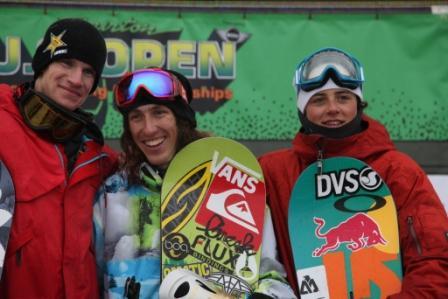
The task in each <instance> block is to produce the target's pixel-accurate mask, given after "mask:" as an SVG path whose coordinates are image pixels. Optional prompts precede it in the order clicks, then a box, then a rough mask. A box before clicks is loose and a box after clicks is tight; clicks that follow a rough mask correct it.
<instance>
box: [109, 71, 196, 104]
mask: <svg viewBox="0 0 448 299" xmlns="http://www.w3.org/2000/svg"><path fill="white" fill-rule="evenodd" d="M142 88H143V89H145V90H146V91H147V92H148V93H150V94H151V95H152V96H154V97H156V98H158V99H172V98H173V97H175V96H178V95H180V96H181V97H182V98H183V99H184V101H185V102H187V103H188V100H187V98H186V93H185V91H184V90H183V87H182V85H181V83H180V82H179V80H178V79H177V78H175V77H174V76H172V75H171V74H169V73H167V72H164V71H162V70H142V71H137V72H134V73H133V74H130V75H129V76H128V77H125V78H123V79H122V80H121V81H120V82H119V83H118V85H117V88H116V94H115V100H116V102H117V105H118V106H119V107H123V106H127V105H130V104H132V103H133V102H134V101H135V99H136V97H137V94H138V92H139V91H140V89H142Z"/></svg>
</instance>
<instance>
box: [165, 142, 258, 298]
mask: <svg viewBox="0 0 448 299" xmlns="http://www.w3.org/2000/svg"><path fill="white" fill-rule="evenodd" d="M161 209H162V211H161V219H162V220H161V221H162V223H161V229H162V232H161V235H162V236H161V238H162V279H163V278H164V277H166V276H167V275H168V274H169V273H170V272H171V271H173V270H176V269H187V270H190V271H192V272H194V273H196V274H198V275H200V276H201V277H204V278H206V279H207V280H209V281H212V282H214V283H215V284H216V285H218V286H219V287H220V289H221V291H223V292H225V293H227V294H230V295H232V296H234V297H236V298H244V296H245V295H246V294H247V293H250V292H251V290H252V289H253V288H254V287H256V285H257V282H258V275H259V264H260V255H261V242H262V233H263V222H264V212H265V187H264V180H263V176H262V170H261V168H260V166H259V164H258V161H257V159H256V157H255V156H254V155H253V154H252V153H251V152H250V151H249V150H248V149H247V148H246V147H244V146H243V145H242V144H240V143H238V142H235V141H232V140H230V139H226V138H220V137H208V138H204V139H200V140H198V141H195V142H193V143H191V144H189V145H188V146H186V147H185V148H184V149H182V150H181V151H180V152H179V153H178V154H177V155H176V156H175V158H174V159H173V161H172V162H171V163H170V165H169V167H168V170H167V173H166V175H165V178H164V182H163V185H162V208H161Z"/></svg>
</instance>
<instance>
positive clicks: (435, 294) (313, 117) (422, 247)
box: [260, 48, 448, 299]
mask: <svg viewBox="0 0 448 299" xmlns="http://www.w3.org/2000/svg"><path fill="white" fill-rule="evenodd" d="M363 81H364V77H363V72H362V67H361V65H360V64H359V62H358V61H357V60H356V59H355V58H353V57H351V56H350V55H349V54H347V53H345V52H343V51H341V50H338V49H334V48H326V49H322V50H320V51H317V52H315V53H313V54H312V55H311V56H309V57H307V58H306V59H305V60H303V61H302V63H301V64H300V65H299V67H298V69H297V71H296V76H295V85H296V91H297V107H298V114H299V118H300V121H301V123H302V128H301V129H300V131H299V132H298V133H297V135H296V137H295V138H294V140H293V143H292V147H291V148H289V149H283V150H279V151H275V152H272V153H268V154H266V155H264V156H262V157H261V158H260V163H261V165H262V168H263V171H264V175H265V180H266V188H267V192H268V202H269V205H270V207H271V211H272V217H273V221H274V228H275V231H276V233H277V236H278V237H277V239H278V241H279V251H280V257H281V259H282V261H283V263H284V264H285V267H286V268H287V272H288V279H289V282H290V284H291V285H292V286H295V289H296V291H297V289H298V288H297V280H296V273H295V270H294V262H293V258H292V253H291V248H290V242H289V232H288V205H289V198H290V196H291V191H292V189H293V187H294V184H295V182H296V180H297V178H298V177H299V175H300V174H301V173H302V171H303V170H304V169H305V168H306V167H307V166H309V165H310V164H311V163H314V162H316V161H317V160H318V159H324V158H330V157H335V156H347V157H352V158H356V159H359V160H361V161H364V162H365V163H367V164H368V165H370V166H371V167H372V168H373V169H374V170H375V171H376V172H377V173H378V174H379V175H380V176H381V177H382V178H383V180H384V181H385V183H386V184H387V186H388V187H389V189H390V190H391V193H392V196H393V198H394V201H395V205H396V208H397V212H398V223H399V235H400V249H401V254H402V259H403V275H404V277H403V281H402V290H401V292H400V293H398V294H395V295H392V296H390V297H389V298H394V299H396V298H448V283H447V282H448V219H447V216H446V213H445V209H444V207H443V205H442V203H441V201H440V199H439V198H438V197H437V195H436V193H435V191H434V189H433V187H432V185H431V183H430V182H429V180H428V179H427V176H426V174H425V173H424V172H423V170H422V169H421V168H420V167H419V166H418V165H417V163H416V162H415V161H413V160H412V159H411V158H410V157H408V156H407V155H405V154H404V153H401V152H399V151H398V150H397V149H396V148H395V146H394V145H393V143H392V141H391V139H390V137H389V134H388V132H387V131H386V129H385V128H384V126H383V125H381V124H380V123H379V122H377V121H375V120H373V119H372V118H370V117H368V116H366V115H365V114H364V113H363V109H364V107H365V106H366V103H365V102H364V100H363V96H362V90H361V87H362V83H363ZM297 229H300V227H299V228H297ZM305 242H306V241H305Z"/></svg>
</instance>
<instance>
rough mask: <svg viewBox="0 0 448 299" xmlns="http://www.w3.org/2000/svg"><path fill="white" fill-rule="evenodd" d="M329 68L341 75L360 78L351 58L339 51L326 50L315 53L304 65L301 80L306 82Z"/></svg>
mask: <svg viewBox="0 0 448 299" xmlns="http://www.w3.org/2000/svg"><path fill="white" fill-rule="evenodd" d="M329 68H333V69H334V70H335V71H336V72H337V73H338V75H340V76H341V77H345V78H351V79H353V80H359V79H360V74H359V72H358V68H357V66H356V65H355V64H354V62H353V60H352V59H350V58H349V57H348V56H346V55H345V54H343V53H340V52H335V51H326V52H321V53H318V54H316V55H315V56H313V57H312V58H311V59H310V60H309V61H308V63H306V64H305V65H304V68H303V72H302V80H303V81H304V82H306V81H309V80H313V79H316V78H319V77H321V76H322V75H323V74H324V73H325V71H326V70H328V69H329Z"/></svg>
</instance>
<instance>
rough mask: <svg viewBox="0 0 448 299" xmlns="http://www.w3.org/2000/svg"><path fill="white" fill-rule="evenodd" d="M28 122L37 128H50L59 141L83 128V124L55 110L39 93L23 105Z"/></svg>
mask: <svg viewBox="0 0 448 299" xmlns="http://www.w3.org/2000/svg"><path fill="white" fill-rule="evenodd" d="M23 111H24V114H25V117H26V119H27V121H28V123H29V124H30V125H31V126H32V127H33V129H35V130H50V129H51V133H52V135H53V137H54V138H55V139H56V140H58V141H65V140H66V139H68V138H71V137H72V136H73V134H75V133H77V132H78V131H79V130H80V129H81V126H82V125H81V124H80V123H78V122H74V121H72V120H70V119H67V118H65V117H63V116H62V115H60V113H57V112H55V111H54V110H53V109H52V108H51V107H50V106H49V105H48V104H47V103H45V102H44V101H43V100H42V99H41V98H40V97H39V96H38V95H36V94H34V95H32V96H30V97H29V98H28V99H27V100H26V102H25V103H24V105H23Z"/></svg>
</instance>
